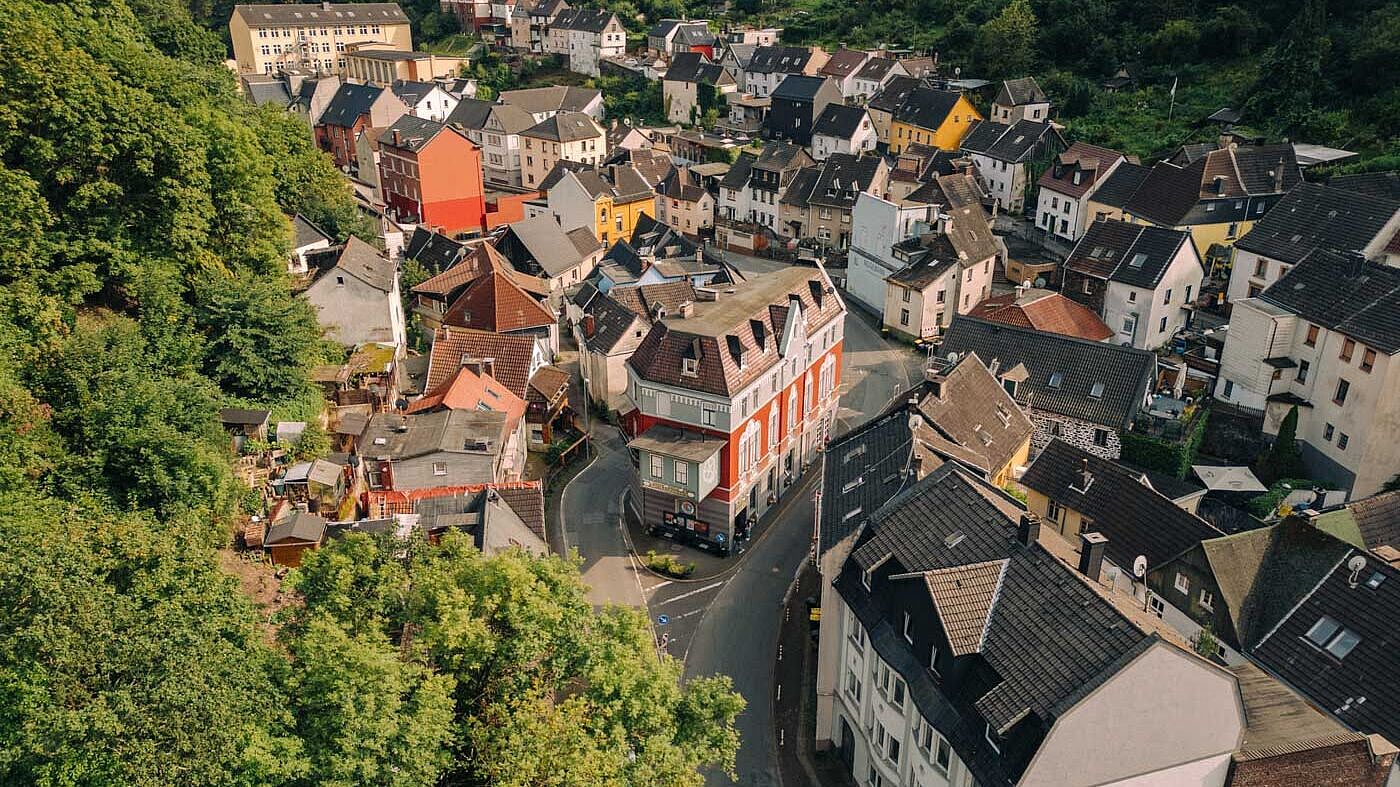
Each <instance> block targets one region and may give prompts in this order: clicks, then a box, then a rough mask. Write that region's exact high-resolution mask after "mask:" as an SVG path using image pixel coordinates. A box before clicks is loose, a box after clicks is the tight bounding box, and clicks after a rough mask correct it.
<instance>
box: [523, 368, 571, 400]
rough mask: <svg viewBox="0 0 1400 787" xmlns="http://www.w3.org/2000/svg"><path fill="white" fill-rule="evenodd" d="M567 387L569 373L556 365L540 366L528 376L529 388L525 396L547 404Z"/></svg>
mask: <svg viewBox="0 0 1400 787" xmlns="http://www.w3.org/2000/svg"><path fill="white" fill-rule="evenodd" d="M568 387H569V373H568V372H566V371H564V370H563V369H560V368H559V367H558V366H541V367H540V368H539V369H538V370H536V371H535V374H534V376H533V377H531V378H530V388H529V390H528V391H526V398H528V399H529V400H530V401H532V402H541V403H543V404H546V405H549V404H553V403H554V401H555V400H557V399H558V398H559V394H560V393H562V392H564V391H566V390H567V389H568Z"/></svg>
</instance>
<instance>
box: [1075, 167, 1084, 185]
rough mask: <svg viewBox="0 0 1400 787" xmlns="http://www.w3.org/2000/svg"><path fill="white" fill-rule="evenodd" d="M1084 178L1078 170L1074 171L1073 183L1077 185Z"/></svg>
mask: <svg viewBox="0 0 1400 787" xmlns="http://www.w3.org/2000/svg"><path fill="white" fill-rule="evenodd" d="M1083 180H1084V173H1083V172H1080V171H1079V170H1075V171H1074V185H1076V186H1078V185H1079V184H1080V183H1081V182H1083Z"/></svg>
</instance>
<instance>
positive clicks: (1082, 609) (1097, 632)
mask: <svg viewBox="0 0 1400 787" xmlns="http://www.w3.org/2000/svg"><path fill="white" fill-rule="evenodd" d="M824 502H825V501H824ZM1020 514H1021V508H1020V507H1019V505H1018V504H1016V503H1015V502H1014V501H1013V500H1011V498H1010V497H1008V496H1006V495H1004V494H1003V493H1002V492H1001V491H1000V490H998V489H996V488H995V487H992V486H991V485H989V484H987V483H986V482H984V481H981V480H979V479H977V478H975V477H973V476H972V475H970V474H968V473H967V472H966V471H964V470H963V469H961V468H959V467H958V466H957V465H955V464H954V463H946V464H944V465H943V466H941V467H939V468H938V469H936V470H934V471H933V472H932V473H930V474H929V475H928V476H927V477H926V478H924V479H922V480H920V481H918V482H917V483H915V484H913V485H912V487H911V488H910V489H908V490H906V491H905V492H903V493H901V494H900V495H899V496H898V497H896V498H895V499H894V500H892V501H891V502H890V503H889V504H888V505H886V506H885V507H884V508H883V509H882V510H881V511H879V512H877V513H876V514H875V515H873V516H872V517H871V518H870V520H869V522H868V524H867V525H866V529H865V532H863V533H862V534H861V535H860V536H859V539H858V542H857V545H856V547H855V549H854V550H852V553H851V556H850V558H849V559H848V560H847V561H846V564H845V565H844V566H843V568H842V571H841V573H840V575H839V576H838V577H837V578H836V580H835V582H834V585H835V587H836V590H837V592H838V593H839V594H840V595H841V597H842V599H843V600H845V601H846V603H847V604H848V605H849V606H850V607H851V608H852V610H853V611H854V612H855V614H856V616H857V617H858V618H859V620H860V622H861V624H862V625H863V626H864V628H865V629H866V630H867V631H868V632H869V636H870V641H871V643H872V645H873V646H874V648H875V650H876V652H877V653H879V655H880V656H881V658H882V659H884V660H885V661H886V662H889V663H890V664H892V666H894V668H895V669H896V670H897V671H898V672H899V673H900V675H901V676H903V677H904V679H905V681H906V683H907V684H908V688H909V694H910V697H911V698H912V700H913V702H914V704H915V706H916V708H917V710H918V712H919V713H920V715H922V716H924V717H925V718H928V719H930V720H932V722H933V724H934V726H935V727H937V728H938V730H939V732H940V733H942V734H944V735H945V736H946V737H948V738H949V739H950V741H951V742H952V745H953V748H954V749H955V750H956V751H957V752H958V757H959V759H960V760H962V761H963V762H964V763H965V764H966V765H967V766H968V767H969V769H970V770H971V771H972V775H973V776H974V778H975V779H976V780H977V782H978V783H980V784H1012V783H1015V782H1016V781H1017V780H1018V778H1019V777H1020V775H1021V772H1022V771H1023V770H1024V768H1025V766H1026V764H1027V763H1028V762H1029V761H1030V759H1031V757H1032V756H1033V754H1034V750H1035V749H1036V748H1037V747H1038V746H1039V745H1040V743H1041V741H1042V740H1043V736H1044V734H1045V732H1046V731H1047V730H1048V729H1049V728H1050V727H1051V726H1052V725H1053V724H1054V723H1055V721H1056V720H1057V719H1058V718H1059V717H1060V716H1061V715H1062V714H1064V713H1065V712H1066V711H1068V710H1069V709H1070V708H1071V707H1073V706H1074V705H1075V704H1076V703H1078V702H1079V701H1080V700H1082V699H1083V698H1084V697H1085V696H1087V695H1088V694H1089V693H1090V692H1092V691H1093V690H1094V689H1096V688H1097V687H1098V686H1100V685H1102V684H1103V683H1104V682H1105V681H1107V680H1108V679H1109V678H1110V677H1111V676H1113V675H1114V674H1116V673H1117V672H1118V671H1119V670H1121V669H1122V668H1123V667H1124V666H1125V665H1126V664H1127V663H1129V662H1130V661H1131V660H1132V659H1133V658H1134V657H1135V656H1137V655H1138V654H1140V653H1142V652H1143V651H1144V650H1145V649H1147V648H1149V647H1151V646H1153V645H1154V644H1155V643H1156V642H1158V641H1159V640H1158V639H1157V638H1156V637H1155V636H1153V635H1150V634H1147V633H1146V632H1145V631H1144V630H1143V629H1142V628H1141V627H1139V625H1137V624H1136V623H1135V622H1134V621H1133V620H1132V619H1129V618H1128V617H1126V616H1125V614H1124V613H1123V612H1121V611H1120V610H1118V609H1117V608H1116V607H1115V606H1114V605H1113V604H1112V603H1111V602H1110V601H1109V600H1108V599H1107V598H1105V596H1104V595H1101V594H1100V593H1099V592H1098V591H1096V590H1095V589H1093V588H1091V587H1090V585H1089V583H1088V582H1086V581H1085V578H1084V577H1083V576H1082V575H1080V574H1078V573H1077V572H1075V571H1074V570H1073V569H1072V568H1070V567H1069V566H1066V565H1065V564H1064V563H1062V562H1060V560H1058V559H1057V558H1056V557H1055V556H1054V555H1052V554H1051V553H1050V552H1049V551H1048V550H1047V549H1046V548H1045V547H1044V546H1042V545H1041V544H1039V543H1037V544H1034V545H1031V546H1024V545H1022V544H1021V543H1020V542H1019V541H1018V540H1017V539H1016V538H1015V534H1016V523H1017V519H1018V517H1019V515H1020ZM1048 537H1049V536H1047V538H1048ZM997 561H1005V564H1004V568H1003V569H1002V575H1001V577H1000V581H999V583H998V585H997V588H996V591H995V595H994V597H993V598H992V599H990V601H989V602H987V603H986V607H987V610H986V613H985V615H986V622H985V627H984V631H983V633H982V636H981V638H980V642H978V643H976V648H975V651H973V652H972V653H971V654H970V655H965V656H961V657H959V658H960V659H962V661H963V662H964V663H965V664H966V669H961V668H956V667H955V669H957V670H958V673H957V674H958V678H957V679H943V678H939V677H937V676H936V675H934V674H933V673H931V672H930V671H929V670H928V669H927V662H928V653H929V648H930V645H931V644H939V645H942V644H943V643H941V642H938V641H937V640H933V639H931V638H930V637H929V635H928V634H927V633H926V630H925V629H915V630H914V632H913V637H914V640H915V641H914V643H913V644H912V645H911V644H909V643H908V642H906V641H905V639H904V638H903V637H902V636H901V635H900V631H901V629H902V626H903V620H902V615H901V614H900V613H901V612H903V611H905V610H909V609H910V608H911V607H913V605H912V604H911V600H912V599H914V598H917V596H915V595H913V594H910V593H908V592H904V588H905V587H911V588H921V587H924V585H923V583H924V582H926V581H927V579H928V577H929V572H942V571H945V570H948V569H959V568H962V569H966V568H969V567H975V566H979V565H983V564H986V563H992V562H997ZM866 570H870V571H872V573H874V574H875V576H874V577H873V578H872V582H871V588H872V589H871V590H866V589H865V587H864V585H863V582H862V579H861V574H862V572H863V571H866ZM895 577H899V578H895ZM906 582H910V583H918V584H915V585H911V586H905V585H903V584H902V583H906ZM925 603H927V604H928V606H927V607H925V608H924V609H926V610H927V612H926V613H924V614H929V615H931V614H932V613H934V612H935V611H937V605H938V601H937V600H936V598H932V597H930V598H928V600H927V602H925ZM913 609H915V610H918V607H913ZM944 614H945V615H946V614H947V611H944ZM988 726H990V727H991V729H992V730H993V731H998V732H1002V733H1003V737H1002V747H1001V752H1000V753H998V752H997V751H995V750H993V749H992V748H991V747H990V746H989V745H987V743H986V742H985V740H984V738H983V734H984V731H985V730H986V728H987V727H988Z"/></svg>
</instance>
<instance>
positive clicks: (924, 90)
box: [891, 83, 962, 129]
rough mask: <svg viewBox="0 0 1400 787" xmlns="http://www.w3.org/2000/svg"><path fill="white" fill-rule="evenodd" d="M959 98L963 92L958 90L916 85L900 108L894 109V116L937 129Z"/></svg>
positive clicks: (922, 126)
mask: <svg viewBox="0 0 1400 787" xmlns="http://www.w3.org/2000/svg"><path fill="white" fill-rule="evenodd" d="M891 84H893V83H891ZM959 98H962V93H959V92H958V91H956V90H939V89H937V88H932V87H926V86H920V87H916V88H914V89H913V90H911V91H909V94H908V95H906V96H905V97H904V101H903V102H902V103H901V104H900V105H899V108H898V109H896V110H895V111H894V118H895V120H898V121H900V122H902V123H909V124H910V125H914V126H918V127H919V128H927V129H937V128H939V127H940V126H942V125H943V121H944V120H946V119H947V117H948V113H950V112H952V111H953V107H955V106H957V104H958V99H959Z"/></svg>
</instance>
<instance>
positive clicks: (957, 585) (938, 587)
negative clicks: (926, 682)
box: [924, 559, 1010, 656]
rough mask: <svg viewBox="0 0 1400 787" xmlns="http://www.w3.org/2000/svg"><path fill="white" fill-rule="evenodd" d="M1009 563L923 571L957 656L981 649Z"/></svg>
mask: <svg viewBox="0 0 1400 787" xmlns="http://www.w3.org/2000/svg"><path fill="white" fill-rule="evenodd" d="M1009 562H1010V561H1008V560H1005V559H1002V560H988V561H986V562H983V563H971V564H968V565H965V566H951V567H949V568H939V569H934V570H932V571H925V572H924V584H925V585H926V586H927V587H928V594H929V597H930V598H932V599H933V605H934V606H935V607H937V609H938V621H939V622H940V623H942V624H943V631H944V632H945V633H946V634H947V635H948V645H949V647H950V649H951V650H952V651H953V655H954V656H966V655H967V654H969V653H977V652H979V651H980V650H981V649H982V640H983V638H984V637H985V636H986V633H987V619H988V617H989V616H990V614H991V611H992V605H993V604H995V603H996V597H997V591H998V590H1000V589H1001V581H1002V578H1003V577H1004V576H1006V566H1007V564H1008V563H1009Z"/></svg>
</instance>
